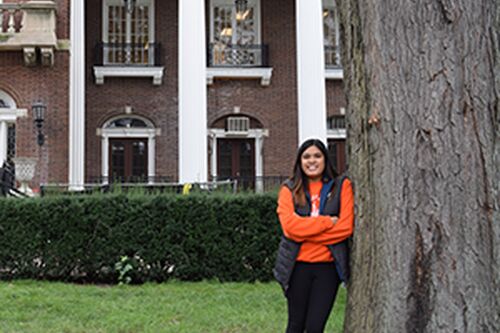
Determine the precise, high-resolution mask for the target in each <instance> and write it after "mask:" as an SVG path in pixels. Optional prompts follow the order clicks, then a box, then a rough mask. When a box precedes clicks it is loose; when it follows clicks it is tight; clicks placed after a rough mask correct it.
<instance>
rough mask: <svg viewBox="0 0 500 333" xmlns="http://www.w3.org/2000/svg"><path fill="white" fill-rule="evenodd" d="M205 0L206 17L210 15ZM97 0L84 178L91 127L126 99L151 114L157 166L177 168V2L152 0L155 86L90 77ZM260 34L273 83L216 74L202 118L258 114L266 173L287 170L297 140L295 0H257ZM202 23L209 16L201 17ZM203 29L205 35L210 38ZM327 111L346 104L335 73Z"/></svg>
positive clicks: (92, 174) (93, 150)
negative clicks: (159, 62)
mask: <svg viewBox="0 0 500 333" xmlns="http://www.w3.org/2000/svg"><path fill="white" fill-rule="evenodd" d="M208 9H209V2H208V1H207V22H208V20H209V14H208V12H209V11H208ZM101 11H102V6H101V1H100V0H87V1H86V45H87V52H86V56H87V84H86V147H87V148H86V175H87V180H92V179H96V178H98V177H99V176H100V174H101V151H100V150H101V148H100V147H101V143H100V138H99V137H98V136H97V135H96V129H97V128H100V127H101V126H102V124H103V123H104V122H105V121H106V120H107V119H109V118H110V117H113V116H117V115H120V114H124V107H125V105H130V106H132V108H133V110H134V114H137V115H141V116H144V117H146V118H148V119H150V120H151V121H152V122H153V123H154V124H155V126H156V127H157V128H160V129H161V135H160V136H159V137H157V140H156V161H157V162H156V174H157V175H158V176H171V177H174V178H177V175H178V170H177V168H178V153H177V147H178V137H177V136H178V132H177V120H178V116H177V113H178V88H177V84H178V69H177V66H178V60H177V54H178V43H177V38H178V31H177V28H178V18H177V13H178V7H177V1H158V0H157V1H156V27H155V28H156V41H158V42H161V43H162V45H163V63H164V64H165V76H164V79H163V84H162V85H161V86H153V85H152V79H150V78H148V79H138V78H120V79H118V78H115V79H110V78H105V83H104V84H103V85H99V86H98V85H95V84H94V78H93V75H92V66H93V60H94V54H93V52H94V46H95V44H96V43H97V42H99V41H100V40H101V20H102V19H101ZM261 13H262V16H261V17H262V22H261V28H262V30H261V31H262V41H263V43H265V44H268V45H269V63H270V66H271V67H272V68H273V74H272V78H271V84H270V85H269V86H267V87H263V86H261V85H260V80H243V79H232V80H222V79H217V78H216V79H215V81H214V84H213V85H211V86H207V96H208V101H207V102H208V105H207V107H208V114H207V116H208V124H207V127H211V126H214V122H215V121H217V120H218V119H220V118H221V117H225V116H228V115H231V114H233V110H234V107H235V106H237V107H239V108H240V114H241V115H248V116H250V117H253V118H255V119H257V120H258V121H259V122H260V123H262V124H263V127H264V128H266V129H268V130H269V137H267V138H265V140H264V148H263V154H264V174H265V175H289V174H290V172H291V169H292V164H293V161H294V158H295V152H296V149H297V145H298V124H297V120H298V119H297V118H298V116H297V82H296V73H297V69H296V41H295V38H296V37H295V36H296V28H295V1H289V0H272V1H269V0H262V1H261ZM207 28H208V24H207ZM208 33H209V30H207V41H208ZM326 87H327V109H328V112H327V113H328V115H331V114H334V113H338V112H339V111H338V110H339V108H340V107H341V106H344V105H345V100H344V96H343V93H342V91H341V82H340V81H327V82H326Z"/></svg>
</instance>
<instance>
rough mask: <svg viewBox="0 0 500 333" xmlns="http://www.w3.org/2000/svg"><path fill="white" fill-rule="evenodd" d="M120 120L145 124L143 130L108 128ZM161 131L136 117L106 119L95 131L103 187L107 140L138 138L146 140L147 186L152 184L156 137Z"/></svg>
mask: <svg viewBox="0 0 500 333" xmlns="http://www.w3.org/2000/svg"><path fill="white" fill-rule="evenodd" d="M121 118H135V119H139V120H141V121H143V122H145V123H146V126H147V127H144V128H134V127H132V128H126V127H119V128H108V127H109V125H110V124H111V123H112V122H113V121H115V120H118V119H121ZM160 134H161V130H160V129H157V128H155V127H154V125H153V123H152V122H151V121H149V120H148V119H146V118H144V117H140V116H137V115H128V114H126V115H120V116H116V117H113V118H110V119H108V120H107V121H106V122H105V123H104V125H103V126H102V128H99V129H97V135H98V136H100V137H101V177H102V183H103V184H104V185H106V184H109V139H124V138H138V139H148V184H153V183H154V179H155V175H156V169H155V168H156V166H155V158H156V137H157V136H159V135H160Z"/></svg>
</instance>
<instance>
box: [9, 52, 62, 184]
mask: <svg viewBox="0 0 500 333" xmlns="http://www.w3.org/2000/svg"><path fill="white" fill-rule="evenodd" d="M68 64H69V54H68V52H66V51H57V52H55V65H54V67H52V68H49V67H41V66H36V67H26V66H24V61H23V53H22V51H16V52H14V51H13V52H5V51H2V52H0V69H1V72H2V75H1V78H0V89H2V90H4V91H5V92H7V93H8V94H9V95H11V96H12V97H13V98H14V99H15V101H16V104H17V107H18V108H25V109H28V114H27V117H26V118H18V120H17V123H16V155H17V156H26V157H36V158H39V159H40V160H41V162H40V161H39V163H38V165H37V168H36V175H35V179H34V183H35V184H38V183H39V181H40V176H41V178H42V181H50V182H60V183H66V182H67V179H68V101H69V95H68V87H69V68H68ZM37 100H40V101H42V102H43V103H45V105H46V106H47V114H46V117H45V122H44V124H43V133H44V134H45V144H44V146H43V147H42V148H41V150H40V148H39V147H38V145H37V143H36V130H35V126H34V124H33V117H32V113H31V105H32V103H33V102H34V101H37Z"/></svg>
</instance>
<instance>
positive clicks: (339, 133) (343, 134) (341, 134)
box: [326, 128, 347, 139]
mask: <svg viewBox="0 0 500 333" xmlns="http://www.w3.org/2000/svg"><path fill="white" fill-rule="evenodd" d="M326 137H327V139H347V130H346V129H345V128H334V129H328V130H327V131H326Z"/></svg>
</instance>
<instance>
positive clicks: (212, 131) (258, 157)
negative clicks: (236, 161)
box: [208, 128, 269, 192]
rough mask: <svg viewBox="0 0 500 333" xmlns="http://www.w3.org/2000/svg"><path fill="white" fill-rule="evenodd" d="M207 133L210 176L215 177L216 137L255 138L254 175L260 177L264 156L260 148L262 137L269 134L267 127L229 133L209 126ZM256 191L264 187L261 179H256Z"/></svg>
mask: <svg viewBox="0 0 500 333" xmlns="http://www.w3.org/2000/svg"><path fill="white" fill-rule="evenodd" d="M208 135H209V136H210V139H211V140H210V141H211V147H212V151H211V154H212V155H211V156H210V161H211V167H212V170H211V171H212V172H211V175H212V178H213V179H217V140H218V139H255V146H254V147H255V177H261V176H263V175H264V157H263V154H262V148H263V146H264V138H265V137H268V136H269V130H268V129H260V128H259V129H256V128H253V129H249V130H248V132H247V133H245V134H229V133H228V132H226V130H224V129H222V128H209V129H208ZM257 180H258V181H257V182H256V184H255V186H256V188H255V189H256V191H257V192H262V191H263V189H264V184H263V183H262V180H261V179H257Z"/></svg>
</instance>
